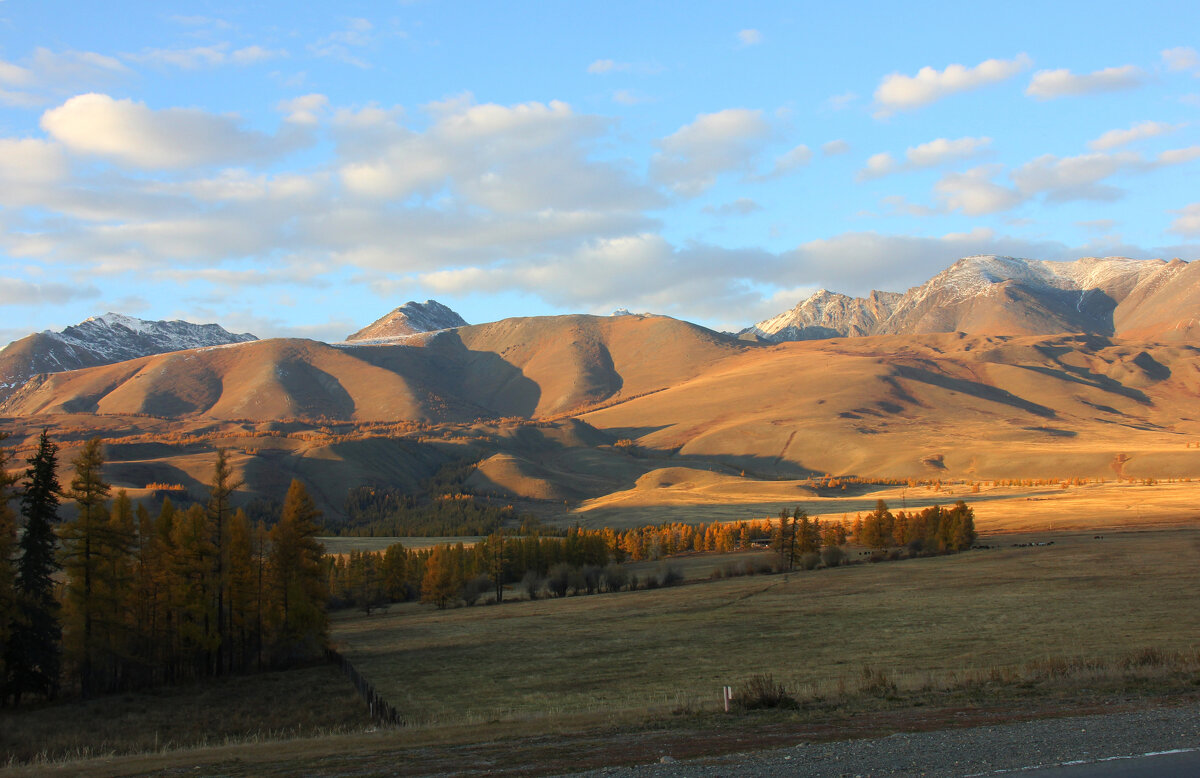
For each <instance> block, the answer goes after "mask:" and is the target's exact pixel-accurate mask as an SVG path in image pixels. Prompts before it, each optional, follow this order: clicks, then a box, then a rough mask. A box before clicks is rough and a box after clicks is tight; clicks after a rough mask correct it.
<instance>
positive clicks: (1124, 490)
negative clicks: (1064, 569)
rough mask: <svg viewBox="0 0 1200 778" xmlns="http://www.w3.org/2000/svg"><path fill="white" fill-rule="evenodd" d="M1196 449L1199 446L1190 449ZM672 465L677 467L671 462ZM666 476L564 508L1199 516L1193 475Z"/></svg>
mask: <svg viewBox="0 0 1200 778" xmlns="http://www.w3.org/2000/svg"><path fill="white" fill-rule="evenodd" d="M1197 456H1198V457H1200V451H1197ZM674 470H675V471H676V472H678V471H679V470H680V469H679V468H675V469H674ZM689 476H690V477H685V478H678V479H677V480H676V481H675V482H674V483H671V484H670V485H669V486H654V487H652V488H644V487H641V486H639V487H635V488H633V489H630V490H628V491H625V492H619V493H616V494H612V495H608V496H605V497H600V498H596V499H594V500H589V501H587V502H585V503H583V504H582V505H581V506H580V507H579V508H578V509H577V510H576V511H575V513H574V514H573V517H574V518H575V519H576V520H577V521H579V523H580V524H581V525H583V526H586V527H606V526H607V527H637V526H642V525H645V524H660V523H663V522H682V523H687V524H699V523H702V522H712V521H740V520H745V519H762V518H776V517H778V516H779V510H780V508H788V509H790V508H793V507H800V508H804V509H805V510H806V511H808V513H809V515H811V516H817V517H820V518H821V519H822V520H826V519H831V520H834V521H838V520H841V519H846V520H849V521H853V520H854V516H855V514H856V513H867V512H869V511H872V510H874V509H875V503H876V501H877V500H884V501H885V502H887V504H888V507H889V508H891V509H892V511H897V510H902V509H909V510H911V509H918V510H919V509H921V508H925V507H928V506H930V505H953V504H954V502H955V501H956V500H965V501H966V502H967V503H968V504H970V505H971V507H972V508H973V509H974V511H975V525H976V527H977V528H978V529H979V530H980V531H982V532H991V533H1005V532H1055V531H1061V530H1085V531H1086V530H1114V529H1150V528H1166V527H1186V526H1198V525H1200V479H1194V480H1190V481H1172V482H1165V481H1159V482H1156V483H1153V484H1151V485H1145V484H1143V483H1141V482H1130V481H1116V480H1113V479H1108V480H1106V481H1105V482H1104V483H1090V484H1085V485H1080V486H1067V487H1065V488H1064V487H1062V486H1059V485H1057V484H1055V485H1047V486H991V485H987V484H981V485H980V488H979V491H978V492H976V491H974V489H973V488H972V486H971V485H970V484H968V483H964V482H949V483H946V484H944V485H942V486H941V487H938V488H933V487H929V486H916V487H899V486H894V487H893V486H889V487H859V488H856V489H853V490H851V491H850V492H849V496H845V497H843V496H816V495H814V494H813V492H812V489H811V488H810V487H809V486H808V485H807V482H805V481H752V480H749V479H743V478H738V477H730V476H725V477H722V476H719V475H716V474H713V473H697V472H695V471H691V472H690V473H689Z"/></svg>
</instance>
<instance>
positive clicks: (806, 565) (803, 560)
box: [800, 551, 821, 570]
mask: <svg viewBox="0 0 1200 778" xmlns="http://www.w3.org/2000/svg"><path fill="white" fill-rule="evenodd" d="M819 564H821V555H820V554H818V553H817V552H816V551H809V552H808V553H807V554H804V555H803V556H801V557H800V569H801V570H815V569H816V568H817V565H819Z"/></svg>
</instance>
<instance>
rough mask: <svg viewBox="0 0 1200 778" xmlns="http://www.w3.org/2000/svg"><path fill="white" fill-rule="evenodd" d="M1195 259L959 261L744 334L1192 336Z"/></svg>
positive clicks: (827, 299)
mask: <svg viewBox="0 0 1200 778" xmlns="http://www.w3.org/2000/svg"><path fill="white" fill-rule="evenodd" d="M1198 315H1200V263H1188V262H1184V261H1182V260H1178V259H1176V260H1172V261H1170V262H1167V261H1165V260H1161V259H1147V260H1138V259H1128V258H1125V257H1106V258H1097V257H1084V258H1083V259H1078V260H1075V261H1074V262H1051V261H1048V260H1036V259H1019V258H1015V257H1002V256H993V255H986V256H973V257H964V258H963V259H960V260H959V261H957V262H955V263H954V264H953V265H951V266H950V267H949V268H947V269H946V270H944V271H942V272H941V273H939V274H938V275H936V276H934V277H933V278H931V279H930V280H929V281H927V282H926V283H924V284H922V285H920V286H916V287H913V288H912V289H909V290H908V291H907V292H905V293H904V294H903V295H899V294H896V293H889V292H872V293H871V295H870V296H869V297H868V298H850V297H847V296H845V295H839V294H833V293H830V292H826V291H825V290H821V291H819V292H817V293H816V294H814V295H813V296H812V297H810V298H808V299H807V300H803V301H801V302H800V303H799V304H797V305H796V307H795V308H793V309H792V310H791V311H787V312H785V313H782V314H780V315H779V316H776V317H774V318H771V319H767V320H766V321H762V322H759V323H758V324H756V325H755V326H754V327H750V328H748V329H747V330H745V331H744V332H751V333H754V334H757V335H759V336H761V337H763V338H765V339H767V340H773V341H783V340H810V339H814V338H822V337H844V336H855V335H908V334H916V333H926V332H955V331H962V332H971V333H986V334H992V335H1037V334H1052V333H1058V332H1088V333H1095V334H1101V335H1121V334H1124V333H1126V332H1128V333H1130V334H1136V335H1137V336H1138V337H1169V338H1172V339H1177V338H1181V337H1182V338H1186V337H1193V336H1194V335H1195V334H1196V333H1197V332H1200V325H1198V324H1197V321H1196V317H1197V316H1198Z"/></svg>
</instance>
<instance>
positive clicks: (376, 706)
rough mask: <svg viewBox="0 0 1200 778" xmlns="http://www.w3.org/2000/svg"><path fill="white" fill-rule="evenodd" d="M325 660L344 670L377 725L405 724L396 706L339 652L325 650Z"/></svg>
mask: <svg viewBox="0 0 1200 778" xmlns="http://www.w3.org/2000/svg"><path fill="white" fill-rule="evenodd" d="M325 658H326V659H327V660H328V661H329V662H330V663H332V664H335V665H337V666H338V667H340V668H342V672H343V673H345V674H346V677H347V678H349V679H350V683H352V684H354V688H355V689H357V690H358V694H359V696H360V697H362V698H363V700H365V701H366V703H367V707H368V708H370V710H371V718H372V719H373V720H374V721H375V723H377V724H390V725H394V724H403V723H404V720H403V719H401V718H400V712H399V711H397V710H396V708H395V706H393V705H392V704H391V703H389V702H388V701H387V700H385V699H384V698H383V697H382V696H380V694H379V692H377V691H375V686H374V684H372V683H371V682H370V681H368V680H367V679H366V678H364V677H363V675H362V673H360V672H359V671H358V668H356V667H355V666H354V665H352V664H350V660H349V659H347V658H346V657H344V656H342V655H341V654H340V653H339V652H337V651H335V650H333V649H332V648H327V649H325Z"/></svg>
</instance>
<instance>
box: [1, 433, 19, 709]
mask: <svg viewBox="0 0 1200 778" xmlns="http://www.w3.org/2000/svg"><path fill="white" fill-rule="evenodd" d="M7 437H8V435H7V434H6V433H0V442H2V441H4V440H5V439H6V438H7ZM11 457H12V454H11V453H9V451H8V450H7V449H0V707H2V706H3V705H4V703H5V700H6V699H7V696H8V695H7V693H6V689H7V688H8V685H9V678H8V671H7V665H6V661H7V660H6V657H7V654H8V649H9V642H10V640H11V638H12V631H13V629H14V627H15V626H16V620H17V612H18V610H17V583H16V569H15V564H16V554H17V517H16V515H15V514H14V513H13V510H12V508H11V507H10V506H9V504H8V503H9V498H10V497H11V496H12V495H11V492H12V487H13V485H14V484H15V483H16V482H17V479H16V478H15V477H13V476H10V475H9V474H8V462H9V459H10V458H11Z"/></svg>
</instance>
